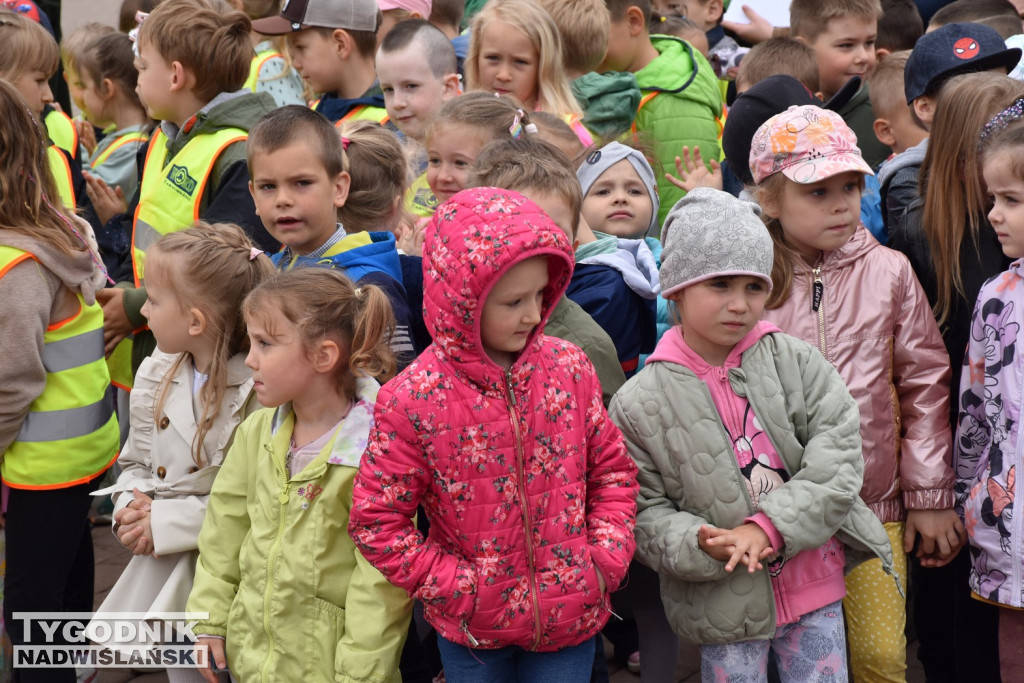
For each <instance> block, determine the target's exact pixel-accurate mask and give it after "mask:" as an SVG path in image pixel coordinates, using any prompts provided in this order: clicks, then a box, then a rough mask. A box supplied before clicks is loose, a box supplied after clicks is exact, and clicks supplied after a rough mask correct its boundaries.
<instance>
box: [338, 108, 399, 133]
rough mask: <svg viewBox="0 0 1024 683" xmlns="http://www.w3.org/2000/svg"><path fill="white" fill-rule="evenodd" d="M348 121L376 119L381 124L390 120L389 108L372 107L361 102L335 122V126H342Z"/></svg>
mask: <svg viewBox="0 0 1024 683" xmlns="http://www.w3.org/2000/svg"><path fill="white" fill-rule="evenodd" d="M346 121H376V122H377V123H379V124H380V125H382V126H383V125H384V124H385V123H387V122H388V110H387V109H384V108H382V107H371V106H370V105H368V104H361V105H359V106H358V107H356V108H355V109H353V110H352V111H350V112H349V113H347V114H345V115H344V116H342V117H341V118H340V119H338V120H337V121H335V122H334V127H335V128H341V124H343V123H345V122H346Z"/></svg>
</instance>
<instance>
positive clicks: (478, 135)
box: [427, 125, 489, 203]
mask: <svg viewBox="0 0 1024 683" xmlns="http://www.w3.org/2000/svg"><path fill="white" fill-rule="evenodd" d="M488 142H489V139H488V137H487V134H486V132H485V131H484V130H482V129H480V128H478V127H476V126H459V127H456V126H454V125H442V126H438V127H436V128H435V129H434V132H433V134H432V135H430V137H429V138H427V184H428V185H430V191H431V192H433V193H434V196H435V197H437V201H438V202H439V203H440V202H446V201H448V200H449V199H451V197H452V195H454V194H455V193H457V192H459V191H461V190H464V189H466V184H467V182H468V181H469V172H470V171H471V170H472V168H473V164H474V163H476V158H477V157H478V156H479V155H480V151H481V150H482V149H483V148H484V146H485V145H486V144H487V143H488Z"/></svg>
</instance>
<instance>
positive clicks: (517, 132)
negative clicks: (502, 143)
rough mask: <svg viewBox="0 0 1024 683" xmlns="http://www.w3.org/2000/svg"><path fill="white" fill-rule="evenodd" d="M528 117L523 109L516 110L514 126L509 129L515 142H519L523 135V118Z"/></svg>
mask: <svg viewBox="0 0 1024 683" xmlns="http://www.w3.org/2000/svg"><path fill="white" fill-rule="evenodd" d="M523 116H526V114H524V113H523V110H522V109H516V115H515V116H514V117H513V118H512V125H511V126H509V127H508V132H509V134H510V135H511V136H512V139H513V140H518V139H519V138H520V136H521V135H522V134H523V124H522V123H520V121H521V120H522V117H523Z"/></svg>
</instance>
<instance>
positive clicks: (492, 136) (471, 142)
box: [426, 92, 536, 203]
mask: <svg viewBox="0 0 1024 683" xmlns="http://www.w3.org/2000/svg"><path fill="white" fill-rule="evenodd" d="M535 133H536V126H534V125H533V124H532V123H531V122H530V115H529V114H528V113H526V112H525V111H523V110H522V109H520V108H519V107H518V106H517V105H516V104H515V103H514V102H513V101H512V100H511V99H510V98H508V97H495V96H494V95H491V94H489V93H484V92H474V93H467V94H465V95H460V96H459V97H456V98H455V99H453V100H450V101H449V102H447V103H445V105H444V106H443V107H441V111H440V112H439V113H438V115H437V118H435V119H434V121H433V123H431V124H430V127H429V128H427V137H426V142H427V183H428V184H429V185H430V191H431V192H433V193H434V197H436V198H437V201H438V202H440V203H443V202H446V201H448V200H449V199H450V198H451V197H452V195H454V194H455V193H456V192H459V191H460V190H463V189H465V188H467V187H469V185H468V181H469V174H470V170H471V169H472V167H473V162H475V161H476V158H477V156H478V155H479V154H480V151H481V150H483V148H484V147H486V146H487V145H488V144H489V143H491V142H494V141H495V140H507V139H510V138H517V137H520V136H522V135H523V134H528V135H533V134H535Z"/></svg>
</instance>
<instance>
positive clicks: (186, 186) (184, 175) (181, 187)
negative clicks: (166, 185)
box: [167, 165, 198, 197]
mask: <svg viewBox="0 0 1024 683" xmlns="http://www.w3.org/2000/svg"><path fill="white" fill-rule="evenodd" d="M167 180H169V181H170V182H171V185H173V186H174V188H175V189H176V190H178V191H180V192H181V193H182V194H184V195H186V196H189V197H191V196H192V193H193V192H195V191H196V185H198V183H197V182H196V179H195V178H193V177H192V176H190V175H189V174H188V169H187V168H185V167H184V166H176V165H171V170H170V172H169V173H168V174H167Z"/></svg>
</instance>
